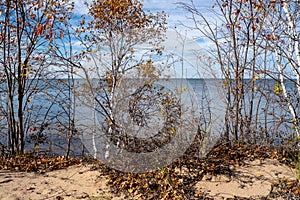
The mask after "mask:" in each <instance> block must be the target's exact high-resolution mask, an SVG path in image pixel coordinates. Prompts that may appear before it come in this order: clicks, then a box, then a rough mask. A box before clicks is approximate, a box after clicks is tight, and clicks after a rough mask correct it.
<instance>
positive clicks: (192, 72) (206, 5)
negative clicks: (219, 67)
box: [74, 0, 214, 78]
mask: <svg viewBox="0 0 300 200" xmlns="http://www.w3.org/2000/svg"><path fill="white" fill-rule="evenodd" d="M89 1H90V0H89ZM74 2H75V10H74V12H75V13H76V14H78V15H82V14H87V12H88V9H87V7H86V6H85V5H84V2H85V1H82V0H74ZM178 2H182V3H190V2H191V1H190V0H178V1H177V0H144V2H143V4H144V9H145V10H149V11H151V12H153V13H155V12H161V11H165V12H166V13H167V15H168V19H167V27H168V30H167V39H166V41H165V43H164V46H165V51H166V52H168V53H170V54H172V55H174V57H176V55H177V56H180V55H182V53H183V55H184V59H183V60H184V69H182V64H181V63H179V64H178V66H176V65H174V72H173V75H174V74H176V77H178V76H184V77H188V78H199V77H200V78H202V77H205V78H207V77H209V73H210V72H207V71H206V70H203V69H202V68H201V66H199V63H198V61H197V56H198V55H197V54H199V52H201V53H203V52H204V51H205V48H207V46H209V45H210V42H209V41H207V40H205V39H203V37H201V34H200V33H199V31H195V30H191V29H190V28H188V27H192V26H193V21H192V20H191V19H188V14H189V13H188V12H187V11H186V10H184V9H183V8H181V7H180V5H179V4H178ZM213 2H214V1H212V0H194V4H195V5H196V7H197V8H198V9H199V10H200V11H201V13H203V14H204V15H207V16H208V15H209V9H211V7H212V4H213ZM183 24H184V25H183ZM183 41H184V46H183V45H182V44H183Z"/></svg>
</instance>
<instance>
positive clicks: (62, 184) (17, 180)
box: [0, 160, 296, 200]
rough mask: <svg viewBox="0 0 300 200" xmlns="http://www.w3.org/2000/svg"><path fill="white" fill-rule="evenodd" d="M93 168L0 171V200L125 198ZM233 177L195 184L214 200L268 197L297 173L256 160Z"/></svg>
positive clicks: (211, 179) (205, 179) (269, 161)
mask: <svg viewBox="0 0 300 200" xmlns="http://www.w3.org/2000/svg"><path fill="white" fill-rule="evenodd" d="M91 168H92V165H83V164H80V165H75V166H71V167H68V168H66V169H61V170H56V171H51V172H46V173H43V174H41V173H34V172H30V173H26V172H11V171H4V170H2V171H0V199H2V200H8V199H9V200H17V199H20V200H22V199H24V200H25V199H26V200H30V199H34V200H36V199H106V200H108V199H111V200H120V199H126V198H125V196H117V195H116V194H114V193H113V192H112V191H110V189H109V187H108V186H107V185H106V177H105V176H102V175H101V173H100V171H97V170H92V169H91ZM233 171H234V173H233V174H232V177H225V176H209V175H206V176H205V177H204V179H203V180H202V181H199V182H198V183H197V184H196V187H197V190H198V192H199V194H200V193H203V192H204V193H206V194H207V195H208V196H210V197H213V198H214V199H225V198H232V197H234V196H241V197H255V196H260V197H261V196H267V195H268V194H269V192H270V190H271V184H272V182H274V181H275V180H277V179H278V178H282V177H286V178H291V179H295V178H296V172H295V171H294V170H292V169H291V168H289V167H287V166H285V165H283V164H280V163H279V162H278V161H276V160H264V161H260V160H255V161H252V162H247V165H245V166H242V167H235V168H234V169H233Z"/></svg>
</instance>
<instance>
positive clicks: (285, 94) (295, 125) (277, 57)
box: [268, 1, 300, 137]
mask: <svg viewBox="0 0 300 200" xmlns="http://www.w3.org/2000/svg"><path fill="white" fill-rule="evenodd" d="M288 8H289V5H288V4H287V3H286V2H285V1H284V2H283V9H284V11H285V13H286V17H287V18H288V26H289V29H290V30H289V31H291V29H293V28H295V27H294V25H293V23H292V19H291V15H290V12H289V9H288ZM268 21H269V23H270V26H271V29H272V37H273V38H274V45H275V48H274V51H275V57H276V66H277V71H278V73H279V81H280V86H281V88H282V92H283V95H284V97H285V98H286V100H287V104H288V108H289V111H290V114H291V115H292V118H293V126H294V128H295V132H296V134H297V137H299V136H300V134H299V128H298V125H297V124H298V122H297V121H298V117H297V113H296V111H295V109H294V107H293V105H292V102H291V99H290V97H289V95H288V93H287V90H286V85H285V83H284V72H283V68H282V66H281V63H280V59H279V57H280V55H279V50H278V43H277V41H276V39H275V38H277V36H276V34H275V27H274V25H273V24H272V21H271V20H270V19H269V18H268ZM294 31H295V30H294ZM298 45H299V44H298ZM292 46H293V45H292V38H291V37H290V38H289V49H288V51H289V52H288V53H289V54H290V55H289V56H290V58H291V60H289V62H290V64H291V65H292V70H293V73H294V75H295V76H296V79H297V84H298V85H297V88H298V94H300V93H299V92H300V86H299V79H300V78H299V74H297V73H296V71H295V70H296V68H295V63H293V62H294V61H292V60H293V59H292V55H293V49H292ZM295 48H296V47H295ZM296 52H299V50H298V51H296ZM297 57H299V62H300V55H298V56H297ZM297 59H298V58H297Z"/></svg>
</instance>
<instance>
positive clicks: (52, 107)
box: [0, 79, 300, 155]
mask: <svg viewBox="0 0 300 200" xmlns="http://www.w3.org/2000/svg"><path fill="white" fill-rule="evenodd" d="M75 82H76V83H75V86H76V87H78V88H81V85H82V84H83V83H84V80H76V81H75ZM188 82H189V84H190V86H191V88H190V92H191V93H190V94H192V93H194V95H195V96H196V98H197V102H196V103H197V105H198V112H199V113H200V126H201V128H203V129H204V130H205V131H207V132H209V134H210V136H209V137H210V138H211V139H210V140H209V141H208V142H211V143H214V142H215V141H216V140H217V139H218V138H219V137H220V135H221V134H222V133H224V131H225V126H224V123H225V122H224V116H225V107H226V92H225V91H224V89H223V88H222V84H223V81H222V80H218V79H217V80H216V79H188ZM33 84H36V85H37V87H35V89H34V90H31V91H30V90H29V92H32V95H31V97H30V99H29V101H27V102H24V103H25V106H24V113H25V118H28V119H29V118H30V120H28V121H25V129H26V130H28V133H27V137H26V141H27V149H32V148H33V147H34V144H33V141H32V138H33V135H36V134H37V133H38V131H39V130H40V129H41V128H43V132H42V133H41V137H42V136H43V137H44V139H45V141H44V143H43V144H39V146H40V147H41V148H40V149H41V150H42V149H43V150H50V151H52V152H56V153H57V154H64V153H65V149H66V141H67V139H66V137H67V135H68V134H69V131H68V120H69V118H68V117H69V115H70V114H71V113H72V112H73V111H72V106H71V102H72V99H73V93H72V92H71V93H70V92H69V89H70V87H69V83H68V82H67V81H65V80H47V81H44V80H40V81H39V82H34V83H33ZM275 84H276V82H275V81H274V80H259V81H257V82H256V84H255V88H256V90H255V93H254V97H255V98H254V107H253V116H255V117H254V120H255V121H256V123H257V124H254V123H253V124H251V126H252V127H253V129H254V128H255V127H256V128H257V130H256V132H255V134H256V137H257V138H259V139H261V140H264V139H266V134H268V137H269V139H270V140H271V141H273V142H275V143H276V142H277V143H280V142H281V141H283V140H282V139H283V138H286V137H289V136H290V135H291V133H293V129H292V125H291V123H290V122H291V119H292V118H291V116H290V114H289V111H288V108H287V103H286V102H285V100H284V98H283V96H282V95H275V94H274V87H275ZM249 87H250V81H249V80H246V81H245V88H246V91H248V92H247V93H246V94H245V101H244V102H243V104H244V108H245V109H244V110H242V111H241V112H242V114H243V116H244V117H247V116H248V115H249V109H250V106H249V102H250V97H251V93H250V91H251V90H250V88H249ZM1 88H2V89H1ZM287 88H288V92H289V95H290V96H291V98H292V102H293V106H294V107H295V108H296V110H297V112H298V113H299V112H300V99H299V96H297V95H296V94H295V87H294V84H293V83H292V82H288V83H287ZM0 94H1V96H0V106H1V107H2V108H4V111H5V108H6V102H7V101H6V99H5V90H4V86H3V85H2V86H1V85H0ZM184 98H188V96H185V97H184ZM15 101H16V100H15ZM4 115H5V113H4V112H3V110H0V117H1V119H2V120H1V121H0V127H1V131H0V142H1V143H3V144H6V143H7V136H6V132H7V127H6V125H5V124H6V120H5V118H4V117H2V116H4ZM33 127H34V128H35V129H33ZM80 135H81V134H80V133H78V135H76V136H75V137H74V141H73V145H72V152H71V153H73V154H74V155H80V154H81V153H82V145H81V142H80V137H81V136H80Z"/></svg>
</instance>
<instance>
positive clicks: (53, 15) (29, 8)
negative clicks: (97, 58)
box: [0, 0, 73, 154]
mask: <svg viewBox="0 0 300 200" xmlns="http://www.w3.org/2000/svg"><path fill="white" fill-rule="evenodd" d="M72 6H73V5H72V4H70V3H68V1H52V0H45V1H40V0H37V1H20V0H14V1H8V0H3V1H1V2H0V7H1V11H2V12H3V16H2V17H1V21H0V26H1V38H0V39H1V40H0V44H1V54H2V56H1V68H2V70H3V72H4V75H3V77H4V79H5V83H6V87H5V92H6V98H7V105H6V109H4V110H5V116H6V120H7V136H8V146H9V147H10V149H11V152H12V154H16V153H23V152H24V146H25V135H26V133H27V132H28V131H29V130H30V127H28V126H27V125H28V123H29V121H28V120H29V119H25V116H30V115H27V114H28V113H30V110H28V103H29V102H32V101H33V98H32V94H34V93H37V92H39V91H38V90H39V89H40V88H38V84H39V83H38V80H39V79H42V78H45V77H47V76H48V75H49V70H47V69H49V67H50V66H53V65H54V64H55V61H54V60H51V56H49V52H50V46H49V45H50V44H51V43H55V41H56V39H57V35H59V33H60V32H61V31H62V28H61V27H63V26H64V23H65V19H66V18H67V17H66V16H67V15H68V14H69V12H70V11H71V10H72ZM31 130H33V129H31Z"/></svg>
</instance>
